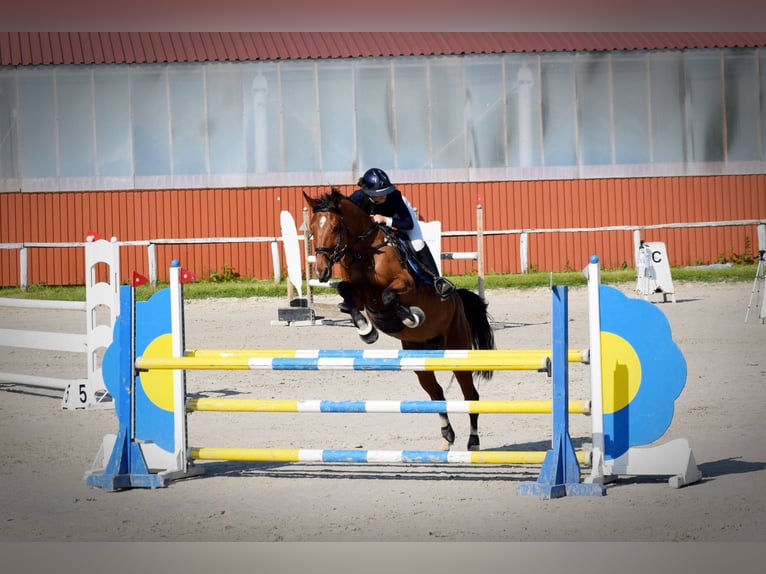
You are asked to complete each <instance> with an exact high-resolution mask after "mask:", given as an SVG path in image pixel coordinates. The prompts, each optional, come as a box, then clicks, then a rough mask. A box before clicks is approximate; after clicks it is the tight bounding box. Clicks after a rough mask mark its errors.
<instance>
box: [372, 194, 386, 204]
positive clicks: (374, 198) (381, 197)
mask: <svg viewBox="0 0 766 574" xmlns="http://www.w3.org/2000/svg"><path fill="white" fill-rule="evenodd" d="M370 199H371V200H372V201H373V203H383V202H384V201H386V196H385V195H371V196H370Z"/></svg>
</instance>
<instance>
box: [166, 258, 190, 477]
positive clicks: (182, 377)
mask: <svg viewBox="0 0 766 574" xmlns="http://www.w3.org/2000/svg"><path fill="white" fill-rule="evenodd" d="M180 276H181V266H180V265H179V264H178V261H177V260H174V261H173V265H172V266H171V267H170V332H171V340H172V351H173V357H183V356H184V353H185V352H186V349H184V307H183V305H184V298H183V285H182V284H181V280H180ZM173 434H174V435H175V440H174V441H173V444H174V452H173V454H174V456H175V460H174V462H175V468H168V469H167V470H168V471H180V472H182V473H186V470H187V458H186V371H184V370H182V369H175V370H174V371H173Z"/></svg>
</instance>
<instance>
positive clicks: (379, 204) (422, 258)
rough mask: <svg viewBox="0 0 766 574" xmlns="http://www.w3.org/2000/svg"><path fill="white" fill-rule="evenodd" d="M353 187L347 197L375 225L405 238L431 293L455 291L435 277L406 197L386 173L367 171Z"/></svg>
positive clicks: (375, 169) (429, 255)
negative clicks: (407, 239) (430, 288)
mask: <svg viewBox="0 0 766 574" xmlns="http://www.w3.org/2000/svg"><path fill="white" fill-rule="evenodd" d="M357 185H358V186H359V188H360V189H357V190H356V191H355V192H354V193H353V194H351V197H350V198H349V199H351V201H353V202H354V203H356V204H357V205H359V206H361V207H362V209H364V210H365V211H366V212H367V213H369V214H370V219H372V220H373V221H374V222H375V223H379V224H382V225H386V226H388V227H390V228H391V229H393V230H395V231H396V232H397V234H398V235H404V236H406V237H407V238H409V240H410V244H411V245H412V249H413V251H414V255H415V259H416V260H417V262H418V264H419V266H420V268H421V269H422V270H423V271H424V272H425V273H426V274H427V275H429V276H430V277H431V279H432V280H433V286H434V290H435V291H436V293H437V294H438V295H439V296H440V297H441V298H442V299H446V298H448V297H449V296H450V295H451V294H452V293H453V292H454V291H455V286H454V285H453V284H452V283H450V282H449V281H448V280H447V279H445V278H444V277H442V276H441V275H440V274H439V268H438V267H437V266H436V262H435V261H434V258H433V255H431V250H430V249H428V245H427V244H426V242H425V241H424V240H423V233H422V231H421V229H420V224H419V223H418V219H417V217H416V216H415V213H414V212H413V210H412V206H411V205H410V202H409V201H407V198H405V197H404V196H403V195H402V193H401V192H400V191H399V190H398V189H396V186H394V185H393V184H392V183H391V181H390V180H389V179H388V175H386V172H385V171H383V170H382V169H379V168H377V167H373V168H372V169H368V170H367V171H366V172H365V173H364V175H363V176H362V177H360V178H359V181H358V182H357Z"/></svg>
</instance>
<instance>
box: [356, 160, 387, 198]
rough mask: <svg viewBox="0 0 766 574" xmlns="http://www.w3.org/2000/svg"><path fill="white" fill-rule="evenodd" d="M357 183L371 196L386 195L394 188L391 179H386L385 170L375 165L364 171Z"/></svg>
mask: <svg viewBox="0 0 766 574" xmlns="http://www.w3.org/2000/svg"><path fill="white" fill-rule="evenodd" d="M357 185H358V186H359V187H361V188H362V191H363V192H364V193H366V194H367V195H371V196H373V197H382V196H384V195H388V194H389V193H391V192H392V191H394V189H396V187H394V185H393V184H392V183H391V180H389V179H388V175H386V172H385V171H383V170H382V169H380V168H377V167H373V168H372V169H368V170H367V171H365V172H364V175H363V176H362V177H360V178H359V181H358V182H357Z"/></svg>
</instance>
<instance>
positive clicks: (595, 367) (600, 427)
mask: <svg viewBox="0 0 766 574" xmlns="http://www.w3.org/2000/svg"><path fill="white" fill-rule="evenodd" d="M585 275H586V277H587V278H588V333H589V341H590V342H589V345H590V349H589V352H590V401H591V404H590V412H591V424H592V429H593V433H592V434H593V447H592V454H591V457H592V458H591V475H590V477H589V478H586V480H585V481H586V482H603V480H604V415H603V412H604V406H603V398H602V387H601V385H602V381H601V299H600V294H599V289H600V287H601V269H600V267H599V261H598V256H597V255H593V256H591V258H590V263H589V264H588V267H587V268H586V269H585Z"/></svg>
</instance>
